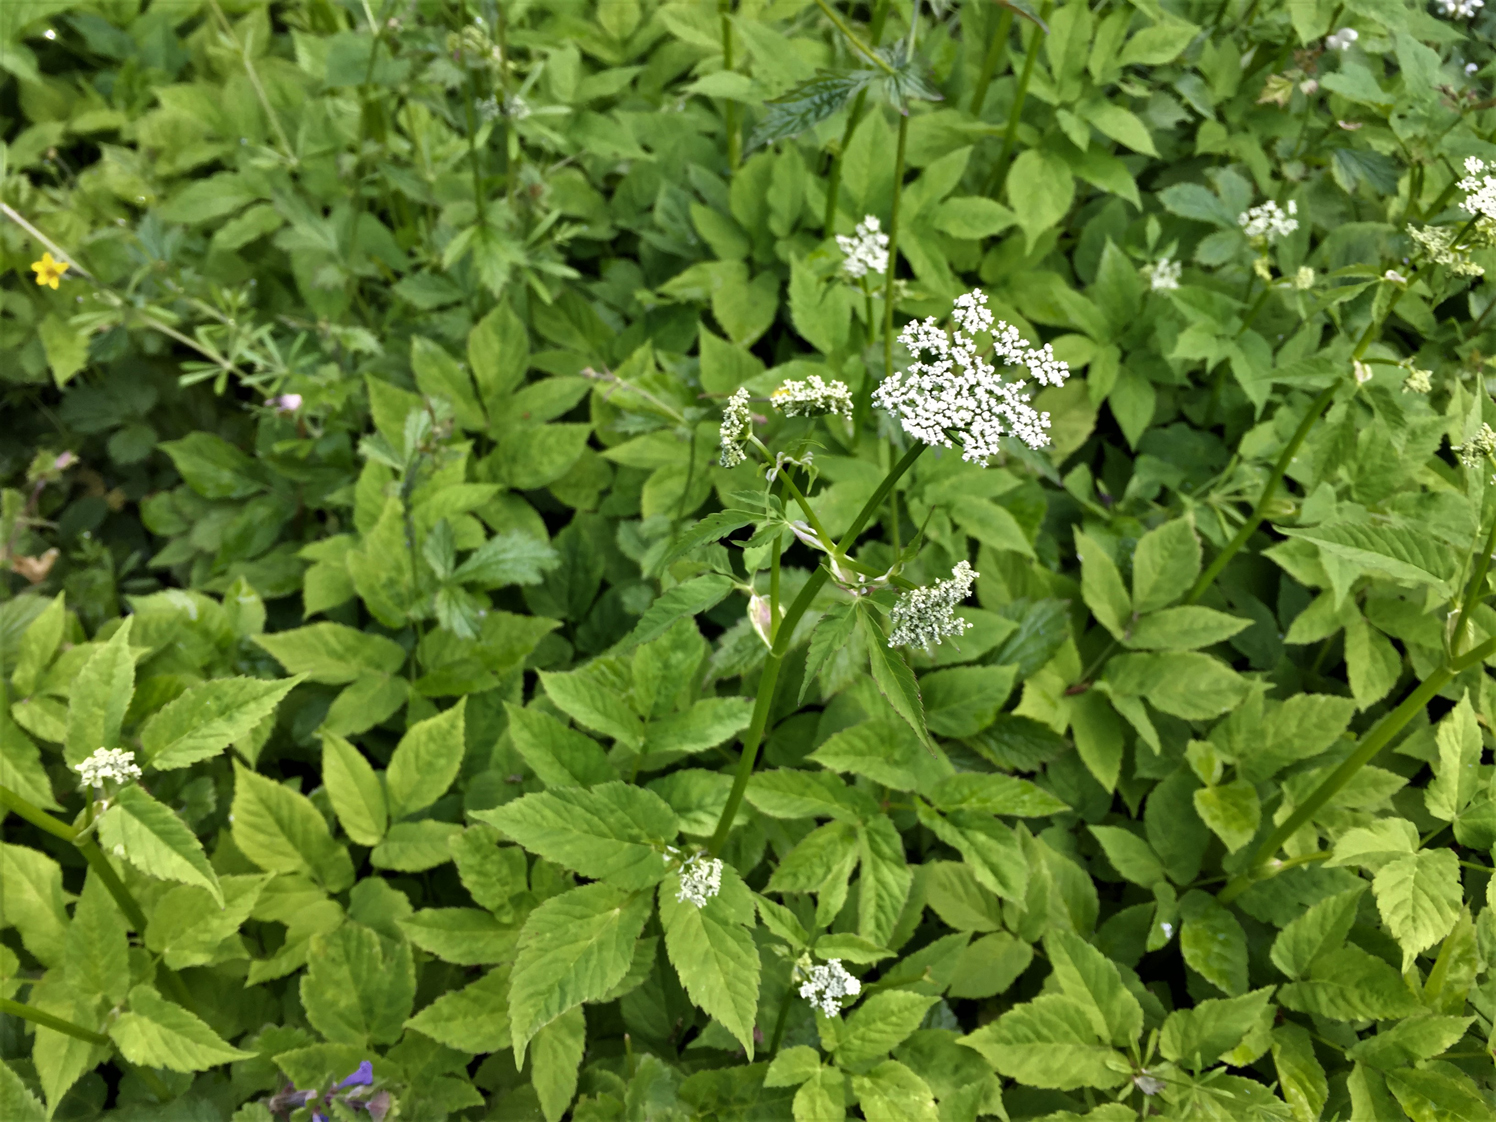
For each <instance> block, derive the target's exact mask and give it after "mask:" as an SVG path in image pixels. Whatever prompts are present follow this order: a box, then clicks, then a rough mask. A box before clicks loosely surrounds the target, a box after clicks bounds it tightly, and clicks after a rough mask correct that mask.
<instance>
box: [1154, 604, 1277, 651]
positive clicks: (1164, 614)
mask: <svg viewBox="0 0 1496 1122" xmlns="http://www.w3.org/2000/svg"><path fill="white" fill-rule="evenodd" d="M1251 626H1252V621H1251V620H1249V619H1240V618H1238V617H1236V616H1228V615H1227V614H1226V613H1225V612H1218V611H1216V610H1215V609H1213V608H1201V607H1199V606H1196V605H1190V606H1187V607H1180V608H1164V609H1162V610H1160V611H1156V612H1150V613H1149V614H1148V615H1146V616H1144V617H1143V618H1142V619H1140V620H1138V621H1137V623H1135V624H1133V625H1132V630H1131V632H1130V633H1129V635H1128V636H1127V640H1126V646H1128V647H1132V648H1134V649H1138V650H1145V651H1193V650H1198V649H1199V648H1200V647H1209V646H1214V645H1215V644H1216V643H1224V642H1225V641H1226V640H1227V639H1229V638H1231V636H1233V635H1236V634H1238V633H1239V632H1242V631H1245V630H1246V629H1247V628H1248V627H1251Z"/></svg>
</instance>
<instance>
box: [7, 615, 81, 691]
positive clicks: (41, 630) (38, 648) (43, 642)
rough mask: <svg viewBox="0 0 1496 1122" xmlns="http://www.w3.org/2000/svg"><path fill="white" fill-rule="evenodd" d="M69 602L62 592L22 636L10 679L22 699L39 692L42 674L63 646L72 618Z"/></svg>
mask: <svg viewBox="0 0 1496 1122" xmlns="http://www.w3.org/2000/svg"><path fill="white" fill-rule="evenodd" d="M66 599H67V595H66V593H62V592H59V593H58V594H57V595H56V596H54V597H53V598H52V599H51V601H50V602H48V604H47V606H46V607H45V608H43V609H42V611H41V612H40V613H39V614H38V615H37V617H36V618H35V619H33V620H32V621H31V622H30V623H29V624H27V625H26V630H25V631H23V632H22V633H21V641H20V642H19V643H18V644H16V652H15V658H16V668H15V670H14V671H13V672H12V673H11V676H10V684H11V686H12V687H13V688H14V690H15V692H16V694H17V695H19V696H20V697H28V696H30V695H31V694H32V693H34V692H36V687H37V685H38V683H40V681H41V677H42V671H44V670H46V668H47V665H48V664H49V663H50V662H51V661H52V656H53V655H54V654H55V653H56V652H57V645H58V644H59V643H61V642H62V633H63V628H64V627H65V625H66V624H67V618H68V615H67V607H66Z"/></svg>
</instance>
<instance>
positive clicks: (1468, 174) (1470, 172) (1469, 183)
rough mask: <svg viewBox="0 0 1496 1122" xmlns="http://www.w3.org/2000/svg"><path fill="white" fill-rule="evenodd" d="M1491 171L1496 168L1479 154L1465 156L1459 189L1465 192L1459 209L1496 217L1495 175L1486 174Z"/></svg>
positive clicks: (1469, 212)
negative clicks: (1463, 173)
mask: <svg viewBox="0 0 1496 1122" xmlns="http://www.w3.org/2000/svg"><path fill="white" fill-rule="evenodd" d="M1492 171H1496V168H1493V167H1491V165H1489V164H1487V163H1486V162H1485V161H1484V160H1482V159H1481V158H1480V157H1479V156H1470V157H1468V158H1466V160H1465V178H1464V179H1462V180H1460V190H1461V191H1464V192H1465V198H1464V200H1463V201H1462V202H1461V203H1460V209H1461V210H1463V211H1464V212H1465V213H1466V214H1469V215H1472V216H1474V215H1480V216H1481V217H1483V218H1496V175H1490V174H1488V173H1489V172H1492Z"/></svg>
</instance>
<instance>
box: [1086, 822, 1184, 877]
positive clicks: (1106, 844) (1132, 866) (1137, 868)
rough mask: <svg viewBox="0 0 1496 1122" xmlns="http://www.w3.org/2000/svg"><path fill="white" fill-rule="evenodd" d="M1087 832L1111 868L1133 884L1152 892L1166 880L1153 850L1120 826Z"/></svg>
mask: <svg viewBox="0 0 1496 1122" xmlns="http://www.w3.org/2000/svg"><path fill="white" fill-rule="evenodd" d="M1090 829H1091V833H1092V834H1094V835H1095V836H1096V840H1097V841H1099V842H1100V843H1101V848H1102V850H1103V851H1104V852H1105V853H1106V859H1107V860H1108V861H1110V862H1111V863H1112V868H1114V869H1116V870H1117V872H1119V873H1121V874H1122V875H1123V876H1124V877H1126V878H1127V879H1128V880H1130V881H1132V883H1133V884H1140V885H1142V886H1143V887H1144V888H1152V887H1153V886H1154V885H1155V884H1157V883H1158V882H1159V881H1167V880H1168V879H1169V878H1168V874H1167V873H1165V872H1164V866H1163V862H1161V861H1160V860H1159V859H1158V855H1157V854H1156V853H1154V852H1153V847H1152V846H1150V845H1149V844H1148V843H1147V842H1145V841H1144V840H1143V839H1142V838H1140V837H1138V836H1137V834H1134V833H1133V832H1132V831H1131V830H1128V829H1125V828H1124V827H1122V826H1092V827H1091V828H1090Z"/></svg>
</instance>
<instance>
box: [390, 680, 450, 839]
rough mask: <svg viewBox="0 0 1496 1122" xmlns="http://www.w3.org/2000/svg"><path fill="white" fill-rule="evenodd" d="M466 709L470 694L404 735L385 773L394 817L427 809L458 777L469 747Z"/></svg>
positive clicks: (402, 816) (416, 725) (401, 816)
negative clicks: (465, 720)
mask: <svg viewBox="0 0 1496 1122" xmlns="http://www.w3.org/2000/svg"><path fill="white" fill-rule="evenodd" d="M466 711H467V698H466V697H463V698H460V699H459V700H458V702H457V704H456V705H454V706H452V708H450V709H447V710H444V711H443V712H441V713H438V714H437V715H436V716H435V717H428V718H427V719H426V720H424V721H417V722H416V723H415V724H413V725H411V726H410V728H409V729H408V730H407V731H406V733H405V735H404V736H402V737H401V738H400V743H399V745H398V746H397V747H396V748H395V752H394V755H392V756H391V757H390V766H389V768H388V769H387V770H386V771H385V776H384V779H385V789H386V792H387V795H388V798H389V804H390V817H391V818H393V819H396V820H398V819H401V818H404V817H406V816H408V815H410V814H413V813H415V812H416V811H418V810H424V809H425V808H426V807H428V806H430V805H431V804H432V803H434V802H435V801H436V800H437V799H439V798H441V796H442V795H444V794H445V793H446V791H447V788H448V787H450V786H451V785H452V780H454V779H456V778H457V772H458V769H459V768H461V767H462V756H463V753H464V751H465V750H466V740H465V737H466V731H465V729H466V726H465V724H464V722H463V714H464V713H465V712H466Z"/></svg>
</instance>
